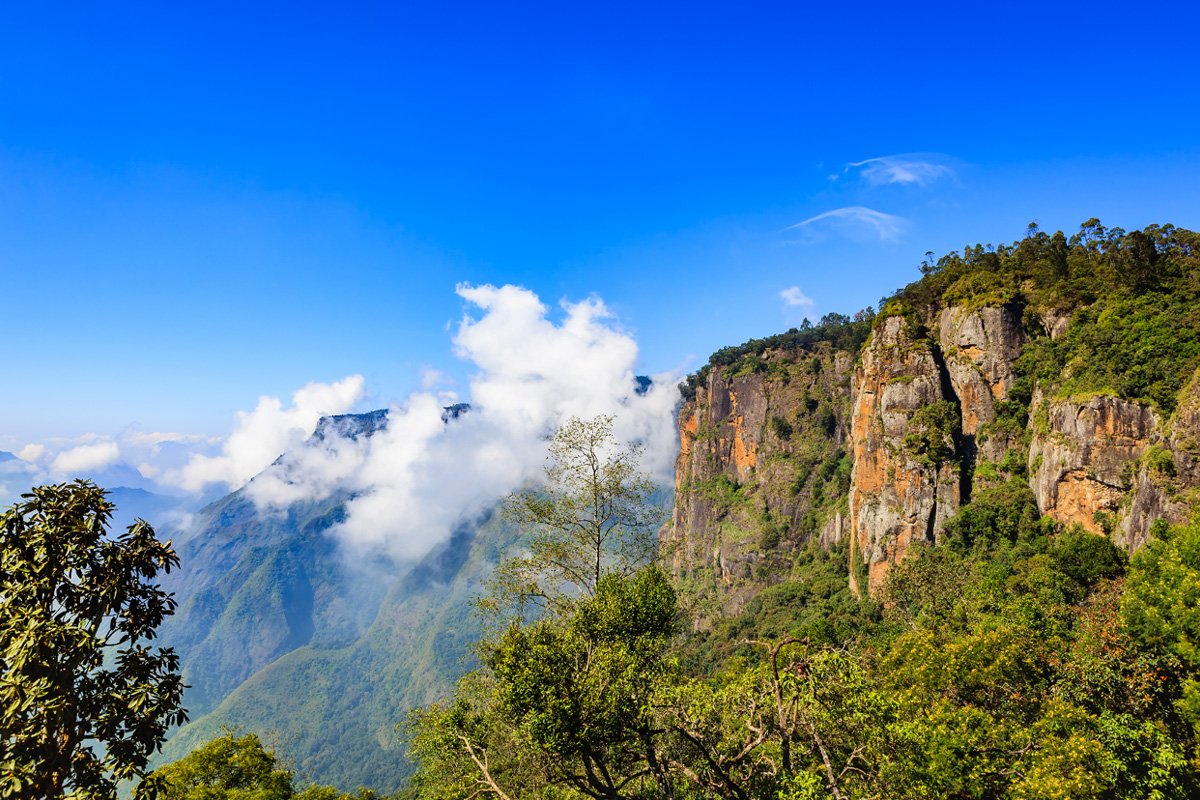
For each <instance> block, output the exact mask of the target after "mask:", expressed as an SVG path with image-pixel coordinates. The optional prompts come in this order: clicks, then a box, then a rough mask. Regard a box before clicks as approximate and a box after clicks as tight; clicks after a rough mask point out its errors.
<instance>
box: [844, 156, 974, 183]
mask: <svg viewBox="0 0 1200 800" xmlns="http://www.w3.org/2000/svg"><path fill="white" fill-rule="evenodd" d="M851 171H857V172H858V174H859V176H860V177H861V178H862V180H863V182H864V183H866V184H867V185H868V186H872V187H876V186H887V185H889V184H898V185H901V186H927V185H929V184H931V183H934V182H935V181H938V180H941V179H943V178H953V177H954V176H955V172H954V169H953V168H952V167H951V166H950V165H949V164H948V163H946V159H945V158H944V157H941V156H932V155H924V154H920V153H901V154H898V155H891V156H879V157H878V158H868V159H864V160H863V161H855V162H852V163H850V164H847V165H846V169H845V171H844V174H845V173H849V172H851Z"/></svg>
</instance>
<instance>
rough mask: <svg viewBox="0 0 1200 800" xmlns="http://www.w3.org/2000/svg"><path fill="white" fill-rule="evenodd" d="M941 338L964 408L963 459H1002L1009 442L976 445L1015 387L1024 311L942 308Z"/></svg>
mask: <svg viewBox="0 0 1200 800" xmlns="http://www.w3.org/2000/svg"><path fill="white" fill-rule="evenodd" d="M938 322H939V324H938V337H939V341H940V343H941V347H942V352H943V353H944V354H945V363H946V371H947V372H948V373H949V376H950V382H951V384H952V386H953V389H954V393H955V394H956V395H957V396H958V400H959V403H960V405H961V408H962V433H963V438H964V450H965V451H966V452H965V453H964V455H965V456H966V457H967V458H968V459H969V460H974V458H975V455H976V454H975V450H976V449H978V457H980V458H983V459H987V460H991V461H999V460H1000V459H1002V458H1003V457H1004V453H1005V452H1006V451H1007V450H1008V448H1009V445H1010V442H1009V441H1008V440H1007V439H1005V438H1004V437H1003V436H999V435H996V434H994V433H993V434H992V435H991V436H989V437H986V438H984V439H983V440H982V441H978V440H977V437H978V434H979V429H980V428H981V427H982V426H984V425H986V424H987V423H989V422H991V421H993V420H994V419H995V418H996V403H997V402H998V401H1000V400H1003V399H1004V398H1005V397H1006V396H1007V395H1008V392H1009V390H1011V389H1012V385H1013V381H1014V380H1016V374H1015V372H1014V371H1013V364H1014V362H1015V361H1016V360H1017V356H1018V355H1020V353H1021V345H1022V343H1023V342H1024V341H1025V333H1024V331H1023V330H1022V329H1021V309H1020V307H1019V306H1017V305H1015V304H1009V305H1005V306H999V307H984V308H977V309H968V308H964V307H961V306H951V307H949V308H945V309H943V310H942V313H941V315H940V318H939V321H938Z"/></svg>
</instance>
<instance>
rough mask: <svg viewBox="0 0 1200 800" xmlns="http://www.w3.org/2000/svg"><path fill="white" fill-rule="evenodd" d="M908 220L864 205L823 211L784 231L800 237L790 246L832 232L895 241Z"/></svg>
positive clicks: (792, 241)
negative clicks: (795, 233) (793, 232)
mask: <svg viewBox="0 0 1200 800" xmlns="http://www.w3.org/2000/svg"><path fill="white" fill-rule="evenodd" d="M907 225H908V220H906V219H905V218H904V217H898V216H896V215H895V214H886V213H884V212H883V211H876V210H875V209H873V208H867V207H866V206H845V207H843V208H835V209H833V210H832V211H825V212H823V213H821V214H817V215H816V216H815V217H809V218H808V219H806V220H804V221H802V222H797V223H796V224H795V225H788V226H787V227H786V228H784V230H785V231H795V232H797V233H798V234H800V235H801V238H800V239H799V240H791V243H800V244H809V243H811V242H813V241H816V240H818V239H820V238H822V237H823V235H825V234H827V233H830V232H833V233H837V234H840V235H842V236H845V237H847V238H851V239H864V238H875V239H879V240H880V241H884V242H894V241H896V240H898V239H899V238H900V237H901V235H903V233H904V230H905V228H906V227H907Z"/></svg>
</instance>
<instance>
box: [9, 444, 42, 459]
mask: <svg viewBox="0 0 1200 800" xmlns="http://www.w3.org/2000/svg"><path fill="white" fill-rule="evenodd" d="M45 452H46V446H45V445H44V444H27V445H25V446H24V447H22V448H21V449H20V450H18V451H17V454H16V455H17V458H19V459H21V460H22V461H28V462H29V463H31V464H32V463H35V462H37V461H41V459H42V456H43V455H44V454H45Z"/></svg>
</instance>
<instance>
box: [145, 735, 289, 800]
mask: <svg viewBox="0 0 1200 800" xmlns="http://www.w3.org/2000/svg"><path fill="white" fill-rule="evenodd" d="M154 774H155V776H156V777H157V778H159V779H160V780H161V781H162V783H163V786H164V789H165V791H164V794H163V796H164V798H165V800H289V799H290V798H291V797H292V796H293V795H294V791H293V789H292V773H291V772H289V771H287V770H285V769H281V768H280V767H279V765H278V763H277V762H276V759H275V756H274V755H273V754H271V753H268V752H267V751H266V750H265V749H264V748H263V746H262V742H260V741H259V739H258V737H257V736H255V735H254V734H246V735H245V736H242V737H240V738H234V736H233V735H232V734H227V735H225V736H222V737H220V738H219V739H214V740H213V741H211V742H209V743H208V744H206V745H204V746H203V747H200V748H198V749H196V750H195V751H193V752H192V753H190V754H188V755H187V756H186V757H184V758H181V759H180V760H179V761H176V762H175V763H173V764H169V765H168V766H165V767H162V768H160V769H159V770H157V771H156V772H155V773H154Z"/></svg>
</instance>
